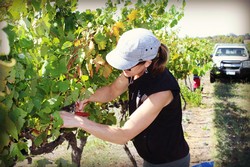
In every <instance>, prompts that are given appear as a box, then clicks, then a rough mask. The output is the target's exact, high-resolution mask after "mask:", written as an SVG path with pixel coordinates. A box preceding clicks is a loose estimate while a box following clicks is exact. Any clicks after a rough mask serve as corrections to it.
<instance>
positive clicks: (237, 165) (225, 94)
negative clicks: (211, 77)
mask: <svg viewBox="0 0 250 167" xmlns="http://www.w3.org/2000/svg"><path fill="white" fill-rule="evenodd" d="M236 85H237V84H232V82H231V81H230V82H225V81H224V82H219V83H216V84H215V85H214V86H215V87H214V95H215V96H216V100H215V103H214V109H215V117H214V124H215V127H216V129H217V133H216V137H217V146H216V149H217V153H218V154H217V158H218V160H219V162H218V163H219V166H223V167H224V166H227V167H246V166H248V165H249V164H250V142H249V141H250V110H246V109H242V108H241V107H239V105H238V104H237V103H235V102H234V101H233V100H231V99H233V98H237V96H239V95H238V94H237V88H235V86H236Z"/></svg>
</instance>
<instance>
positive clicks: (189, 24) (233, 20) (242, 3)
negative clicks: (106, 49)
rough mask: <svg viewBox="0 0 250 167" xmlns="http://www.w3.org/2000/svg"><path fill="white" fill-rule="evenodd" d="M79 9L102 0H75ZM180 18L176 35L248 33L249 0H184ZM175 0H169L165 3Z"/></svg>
mask: <svg viewBox="0 0 250 167" xmlns="http://www.w3.org/2000/svg"><path fill="white" fill-rule="evenodd" d="M79 1H80V3H79V9H80V10H84V9H85V8H90V9H95V8H97V7H104V6H105V2H106V1H103V0H92V1H89V0H79ZM186 2H187V5H186V7H185V10H184V14H185V16H184V18H182V20H181V21H180V22H179V24H178V25H177V26H176V27H175V28H176V29H178V30H179V35H180V36H182V37H183V36H189V37H207V36H214V35H228V34H230V33H233V34H236V35H244V34H246V33H250V0H186ZM172 4H176V5H177V7H178V4H180V0H179V2H177V0H169V6H170V5H172Z"/></svg>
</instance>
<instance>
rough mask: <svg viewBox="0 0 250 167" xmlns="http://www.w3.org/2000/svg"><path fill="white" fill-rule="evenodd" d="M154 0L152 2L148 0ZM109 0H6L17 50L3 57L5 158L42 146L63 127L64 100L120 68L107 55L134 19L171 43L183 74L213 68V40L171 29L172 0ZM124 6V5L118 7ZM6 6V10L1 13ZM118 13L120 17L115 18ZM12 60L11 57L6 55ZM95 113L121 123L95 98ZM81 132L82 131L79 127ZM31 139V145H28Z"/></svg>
mask: <svg viewBox="0 0 250 167" xmlns="http://www.w3.org/2000/svg"><path fill="white" fill-rule="evenodd" d="M149 2H150V3H149ZM120 3H121V4H120V5H122V6H123V7H122V8H121V10H118V8H117V5H118V4H119V2H118V4H116V3H113V2H112V1H111V0H108V1H107V3H106V8H104V9H96V10H93V11H91V10H86V11H83V12H79V11H76V5H77V1H76V0H73V1H69V0H66V1H64V0H52V1H49V0H44V1H28V0H22V1H9V0H4V1H2V2H1V3H0V10H1V12H0V13H1V14H0V21H6V22H7V23H8V26H7V27H5V28H4V29H3V30H4V32H5V33H7V34H8V37H9V38H8V41H9V46H10V48H11V51H10V53H9V54H8V55H5V56H1V57H0V58H1V59H0V70H1V73H0V74H1V75H0V86H1V87H0V88H1V89H0V107H1V113H0V114H1V115H0V116H1V117H0V119H1V120H3V121H1V129H4V130H3V131H2V132H1V137H0V141H1V146H0V153H1V155H0V157H1V159H5V160H6V161H4V162H3V161H1V162H0V164H1V165H2V164H5V165H7V166H10V165H11V164H13V163H14V162H13V161H14V157H15V158H17V160H23V159H24V155H23V154H22V152H21V150H25V152H30V153H32V151H34V150H35V149H37V148H41V147H43V146H44V145H46V143H49V142H51V141H55V140H56V139H57V138H58V137H59V136H60V135H61V131H60V126H61V124H62V120H61V118H60V117H59V112H58V111H59V110H60V108H61V107H63V106H66V105H69V104H71V103H73V102H75V101H77V100H78V99H84V98H87V97H89V96H90V95H91V94H92V93H93V92H94V91H95V90H96V89H97V88H98V87H100V86H103V85H107V84H108V83H110V82H111V81H112V80H113V79H114V78H116V77H117V76H118V75H119V73H120V72H119V71H117V70H114V69H112V68H111V67H110V66H109V65H108V64H107V63H106V61H105V56H106V54H107V53H108V52H110V51H111V50H112V49H113V48H114V47H115V46H116V43H117V41H118V40H119V36H120V35H121V34H122V33H123V32H125V31H127V30H129V29H131V28H135V27H144V28H148V29H151V30H152V31H154V32H155V34H157V36H158V37H159V38H160V39H161V41H162V42H163V43H165V44H167V45H168V46H169V48H170V51H171V58H170V61H169V64H168V67H169V68H170V70H171V71H173V73H174V75H175V76H176V77H177V78H185V77H186V76H187V75H189V74H191V73H198V74H199V75H203V74H204V73H205V71H206V70H208V64H207V62H208V59H207V55H209V54H208V53H207V50H209V47H208V45H209V43H208V42H207V41H205V40H199V39H195V40H193V39H178V38H177V37H176V35H175V34H170V33H168V32H166V31H165V29H166V28H167V27H170V28H172V27H174V26H175V25H176V24H177V23H178V21H179V20H180V19H181V18H182V17H183V16H184V15H183V9H184V6H185V1H184V2H183V6H182V8H181V9H180V10H178V9H177V8H176V7H175V6H172V7H171V8H170V9H169V10H167V9H166V7H167V4H168V1H165V0H162V1H156V0H155V1H148V2H147V1H141V0H138V1H137V3H136V4H135V6H132V4H131V1H129V0H126V1H122V2H120ZM119 11H120V13H119ZM3 13H6V14H5V15H3ZM114 15H116V16H117V17H116V18H114ZM8 62H9V63H8ZM86 111H88V112H89V113H90V117H89V118H90V119H91V120H94V121H96V122H99V123H105V124H115V123H116V119H115V117H114V114H113V113H109V112H108V109H107V108H106V107H104V106H103V105H102V104H90V105H89V106H88V107H87V109H86ZM79 134H81V136H82V135H84V134H82V133H79ZM28 142H31V144H32V146H31V147H30V148H29V151H28Z"/></svg>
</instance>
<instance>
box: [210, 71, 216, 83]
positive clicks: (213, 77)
mask: <svg viewBox="0 0 250 167" xmlns="http://www.w3.org/2000/svg"><path fill="white" fill-rule="evenodd" d="M214 82H215V76H214V74H213V73H211V72H210V83H214Z"/></svg>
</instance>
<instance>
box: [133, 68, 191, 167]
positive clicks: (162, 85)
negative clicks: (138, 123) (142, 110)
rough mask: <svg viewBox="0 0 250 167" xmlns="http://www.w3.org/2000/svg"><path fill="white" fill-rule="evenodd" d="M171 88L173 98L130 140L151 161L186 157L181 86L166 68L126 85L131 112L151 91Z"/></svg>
mask: <svg viewBox="0 0 250 167" xmlns="http://www.w3.org/2000/svg"><path fill="white" fill-rule="evenodd" d="M166 90H171V92H172V94H173V97H174V98H173V100H172V102H171V103H169V104H168V105H167V106H165V107H164V108H163V109H162V110H161V112H160V113H159V115H158V116H157V117H156V119H155V120H154V121H153V122H152V123H151V125H150V126H149V127H148V128H146V129H145V130H144V131H143V132H141V133H140V134H139V135H137V136H136V137H135V138H134V139H133V140H132V141H133V143H134V145H135V148H136V149H137V152H138V154H139V155H140V156H141V157H142V158H143V159H144V160H146V161H148V162H150V163H152V164H161V163H168V162H172V161H175V160H178V159H181V158H183V157H185V156H186V155H187V154H188V153H189V147H188V144H187V142H186V141H185V139H184V135H183V129H182V124H181V121H182V109H181V99H180V88H179V85H178V83H177V81H176V79H175V78H174V77H173V75H172V74H171V73H170V72H169V70H168V69H165V71H164V72H163V73H161V74H159V75H157V76H155V77H154V76H152V75H150V73H145V74H143V75H142V76H141V77H140V78H138V79H136V80H134V81H133V80H131V78H130V85H129V113H130V114H132V113H133V112H134V111H135V110H136V108H137V107H139V106H140V105H141V104H142V103H143V101H144V100H145V99H146V98H147V97H148V96H150V95H151V94H153V93H157V92H161V91H166Z"/></svg>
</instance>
